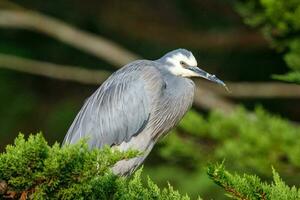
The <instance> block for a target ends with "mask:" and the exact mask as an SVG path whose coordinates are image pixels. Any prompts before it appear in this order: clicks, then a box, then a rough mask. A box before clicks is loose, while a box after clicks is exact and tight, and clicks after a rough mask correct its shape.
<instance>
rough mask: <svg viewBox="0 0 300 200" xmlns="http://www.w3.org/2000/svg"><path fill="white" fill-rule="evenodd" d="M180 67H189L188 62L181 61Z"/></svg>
mask: <svg viewBox="0 0 300 200" xmlns="http://www.w3.org/2000/svg"><path fill="white" fill-rule="evenodd" d="M180 65H181V66H182V67H185V68H186V67H188V64H186V62H184V61H180Z"/></svg>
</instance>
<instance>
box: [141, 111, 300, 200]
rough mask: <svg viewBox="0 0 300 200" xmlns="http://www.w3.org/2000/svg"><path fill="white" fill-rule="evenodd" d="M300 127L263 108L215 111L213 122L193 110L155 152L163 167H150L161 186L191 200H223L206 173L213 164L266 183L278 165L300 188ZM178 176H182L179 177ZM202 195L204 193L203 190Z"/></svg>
mask: <svg viewBox="0 0 300 200" xmlns="http://www.w3.org/2000/svg"><path fill="white" fill-rule="evenodd" d="M299 134H300V127H299V126H296V125H295V124H293V123H291V122H289V121H288V120H286V119H284V118H282V117H280V116H276V115H272V114H270V113H268V112H267V111H265V110H263V109H262V108H261V107H257V108H256V109H255V111H254V112H253V113H249V112H248V111H247V110H245V109H244V108H239V109H237V110H235V111H234V112H232V113H222V112H217V111H212V112H210V113H209V114H208V116H207V117H203V116H201V115H199V114H198V113H197V112H196V111H193V110H191V111H190V112H188V113H187V115H186V116H185V117H184V119H183V120H182V121H181V123H180V124H179V126H178V127H177V128H176V129H175V130H174V131H172V133H170V134H169V135H168V136H167V137H166V138H165V139H164V140H163V141H162V142H161V143H160V144H159V146H158V147H156V148H154V153H155V154H158V155H159V156H160V158H161V159H163V161H161V162H163V163H164V164H163V165H153V164H152V165H151V163H149V164H150V165H147V164H146V165H145V166H146V167H145V170H144V172H146V173H148V174H149V175H150V176H151V178H152V179H153V180H155V182H157V183H161V185H163V183H164V182H165V181H166V180H168V181H170V182H171V184H172V185H174V186H176V188H180V190H181V191H180V192H187V193H188V194H189V195H190V196H191V197H196V196H197V194H199V193H200V194H201V196H209V195H211V198H214V199H222V197H221V196H217V195H220V193H219V192H218V191H215V190H216V189H215V187H214V185H212V184H211V183H210V182H209V180H208V178H207V177H206V176H205V170H204V168H205V167H206V165H207V163H208V162H212V163H214V162H221V161H222V160H223V159H226V161H227V162H228V163H230V165H229V166H228V168H229V169H230V170H234V171H236V172H250V173H255V174H257V175H259V176H260V177H262V178H263V179H269V178H271V176H272V171H271V170H270V166H274V167H275V168H276V169H277V170H278V171H279V172H280V174H282V177H283V178H284V179H285V180H286V181H287V183H288V184H299V179H300V170H299V169H300V149H299V146H300V141H299V139H298V138H299ZM174 174H177V175H176V176H174ZM199 190H200V191H199Z"/></svg>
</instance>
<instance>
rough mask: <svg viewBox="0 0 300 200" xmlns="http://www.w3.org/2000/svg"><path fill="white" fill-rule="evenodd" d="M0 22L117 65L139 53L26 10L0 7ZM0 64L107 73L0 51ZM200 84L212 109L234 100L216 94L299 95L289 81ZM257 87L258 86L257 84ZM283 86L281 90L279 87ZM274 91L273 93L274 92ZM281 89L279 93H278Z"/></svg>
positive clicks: (80, 77)
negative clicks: (225, 87) (36, 33)
mask: <svg viewBox="0 0 300 200" xmlns="http://www.w3.org/2000/svg"><path fill="white" fill-rule="evenodd" d="M0 26H2V27H7V28H23V29H28V30H34V31H37V32H40V33H44V34H47V35H49V36H51V37H53V38H55V39H58V40H60V41H62V42H64V43H67V44H69V45H70V46H73V47H76V48H77V49H80V50H83V51H85V52H87V53H90V54H92V55H95V56H97V57H98V58H101V59H103V60H105V61H107V62H109V63H111V64H112V65H115V66H117V67H121V66H123V65H125V64H127V63H128V62H131V61H132V60H135V59H138V58H139V56H138V55H136V54H134V53H131V52H130V51H128V50H126V49H124V48H123V47H120V46H119V45H117V44H115V43H113V42H111V41H109V40H107V39H105V38H102V37H100V36H96V35H93V34H90V33H87V32H84V31H81V30H79V29H77V28H75V27H72V26H70V25H68V24H66V23H64V22H61V21H59V20H57V19H53V18H51V17H48V16H45V15H43V14H40V13H37V12H32V11H27V10H24V9H22V10H19V9H17V10H0ZM0 65H1V67H2V68H7V69H13V70H17V71H21V72H26V73H31V74H36V75H42V76H47V77H51V78H57V79H62V80H72V81H76V82H80V83H85V84H99V83H101V82H103V81H104V80H105V79H106V78H107V77H108V76H109V72H107V71H98V70H87V69H83V68H78V67H73V66H62V65H56V64H52V63H47V62H40V61H34V60H30V59H25V58H19V57H16V56H9V55H5V54H1V55H0ZM196 83H198V84H197V85H198V86H200V88H199V87H198V88H197V90H196V94H195V104H196V106H199V107H202V108H205V109H212V108H220V109H221V110H225V111H231V110H232V109H233V108H234V104H233V103H231V102H230V101H229V100H226V99H224V98H222V97H221V96H220V94H221V95H223V96H228V97H238V98H239V97H251V96H252V97H264V98H266V97H273V96H276V97H282V96H283V97H299V95H298V94H300V93H299V87H296V86H294V85H292V87H290V86H291V85H290V84H289V85H288V84H275V85H274V84H269V85H265V84H261V85H253V83H251V84H250V83H249V84H248V85H247V84H245V83H243V84H236V83H229V84H228V86H229V87H230V88H231V90H232V91H233V92H232V93H231V94H229V93H226V92H225V91H224V90H223V89H221V88H219V87H215V86H213V85H211V84H208V83H207V82H205V81H200V80H197V81H196ZM257 87H259V88H257ZM282 90H284V92H283V91H282ZM274 93H275V94H274ZM281 93H283V95H281Z"/></svg>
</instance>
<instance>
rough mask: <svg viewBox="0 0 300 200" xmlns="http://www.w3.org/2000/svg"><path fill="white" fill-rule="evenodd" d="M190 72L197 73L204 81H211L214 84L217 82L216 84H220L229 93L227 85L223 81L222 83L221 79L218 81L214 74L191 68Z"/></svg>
mask: <svg viewBox="0 0 300 200" xmlns="http://www.w3.org/2000/svg"><path fill="white" fill-rule="evenodd" d="M189 70H191V71H193V72H195V73H196V75H197V76H198V77H202V78H204V79H207V80H209V81H212V82H215V83H218V84H220V85H222V86H224V87H225V88H226V90H227V91H229V90H228V88H227V86H226V84H225V83H224V82H223V81H221V80H220V79H218V78H217V77H216V76H215V75H212V74H210V73H208V72H206V71H204V70H202V69H200V68H199V67H189Z"/></svg>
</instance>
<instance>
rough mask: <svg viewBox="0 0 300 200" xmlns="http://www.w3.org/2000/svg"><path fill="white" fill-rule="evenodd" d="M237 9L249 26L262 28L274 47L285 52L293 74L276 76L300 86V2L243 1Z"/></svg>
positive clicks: (273, 0) (291, 0) (241, 0)
mask: <svg viewBox="0 0 300 200" xmlns="http://www.w3.org/2000/svg"><path fill="white" fill-rule="evenodd" d="M237 10H238V12H239V13H240V14H241V15H242V16H243V17H244V20H245V22H246V23H247V24H248V25H250V26H253V27H258V28H260V29H261V30H262V31H263V33H264V34H265V36H266V38H267V39H269V41H270V42H271V44H272V46H274V47H275V48H277V49H278V50H280V51H282V52H283V53H284V60H285V62H286V63H287V65H288V66H289V67H290V68H291V69H292V70H293V72H291V73H289V74H287V75H281V76H279V75H277V76H274V77H275V78H279V79H281V80H286V81H292V82H297V83H300V22H299V18H300V2H299V0H240V1H238V3H237Z"/></svg>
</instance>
